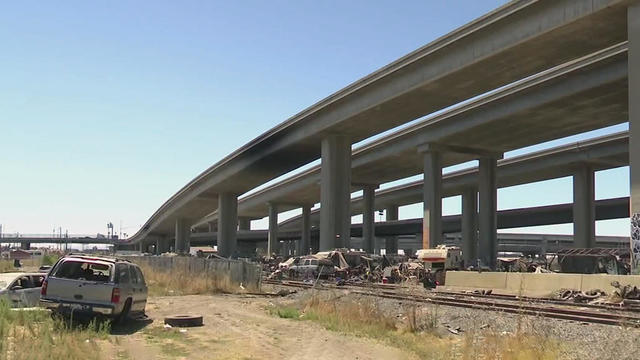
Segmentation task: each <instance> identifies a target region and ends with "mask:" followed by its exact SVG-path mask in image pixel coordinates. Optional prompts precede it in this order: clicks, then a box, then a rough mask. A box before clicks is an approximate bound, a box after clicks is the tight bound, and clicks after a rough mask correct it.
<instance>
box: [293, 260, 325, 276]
mask: <svg viewBox="0 0 640 360" xmlns="http://www.w3.org/2000/svg"><path fill="white" fill-rule="evenodd" d="M288 271H289V277H291V278H297V277H303V278H306V277H311V278H316V277H318V275H320V277H326V276H329V275H331V274H333V273H334V272H335V267H334V265H333V263H331V261H330V260H328V259H317V258H314V257H309V258H301V259H299V260H298V263H297V264H295V265H290V266H289V267H288Z"/></svg>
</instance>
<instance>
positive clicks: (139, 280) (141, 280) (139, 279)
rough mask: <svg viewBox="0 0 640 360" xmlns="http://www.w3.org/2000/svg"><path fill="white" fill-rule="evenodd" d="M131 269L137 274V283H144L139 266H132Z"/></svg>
mask: <svg viewBox="0 0 640 360" xmlns="http://www.w3.org/2000/svg"><path fill="white" fill-rule="evenodd" d="M133 271H135V273H136V274H137V275H138V283H139V284H142V285H146V284H145V281H144V275H142V270H140V268H139V267H137V266H133Z"/></svg>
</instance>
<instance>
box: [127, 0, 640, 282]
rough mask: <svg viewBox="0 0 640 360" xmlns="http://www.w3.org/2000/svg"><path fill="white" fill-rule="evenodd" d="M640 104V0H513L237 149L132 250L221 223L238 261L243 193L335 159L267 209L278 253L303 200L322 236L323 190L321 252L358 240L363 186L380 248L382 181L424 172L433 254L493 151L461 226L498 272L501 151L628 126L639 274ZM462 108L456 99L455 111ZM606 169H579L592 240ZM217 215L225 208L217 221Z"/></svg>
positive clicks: (471, 249) (221, 237)
mask: <svg viewBox="0 0 640 360" xmlns="http://www.w3.org/2000/svg"><path fill="white" fill-rule="evenodd" d="M469 99H472V100H469ZM639 100H640V4H639V2H638V1H632V0H595V1H593V0H557V1H544V2H537V1H514V2H510V3H508V4H507V5H505V6H503V7H501V8H499V9H496V10H495V11H493V12H491V13H489V14H487V15H485V16H483V17H481V18H479V19H477V20H475V21H473V22H471V23H469V24H467V25H465V26H463V27H461V28H459V29H457V30H455V31H453V32H451V33H450V34H447V35H445V36H443V37H442V38H439V39H438V40H436V41H434V42H432V43H430V44H428V45H426V46H424V47H422V48H420V49H418V50H416V51H414V52H412V53H411V54H409V55H407V56H405V57H403V58H400V59H398V60H397V61H395V62H393V63H391V64H389V65H387V66H385V67H383V68H381V69H380V70H378V71H376V72H374V73H373V74H371V75H369V76H367V77H365V78H363V79H361V80H359V81H357V82H355V83H353V84H351V85H349V86H347V87H346V88H344V89H343V90H340V91H338V92H337V93H335V94H332V95H330V96H329V97H327V98H326V99H324V100H322V101H320V102H318V103H317V104H314V105H313V106H311V107H310V108H308V109H306V110H304V111H302V112H301V113H299V114H297V115H295V116H293V117H292V118H290V119H288V120H286V121H285V122H283V123H282V124H280V125H278V126H276V127H275V128H274V129H272V130H270V131H268V132H266V133H265V134H263V135H261V136H260V137H258V138H256V139H255V140H254V141H252V142H250V143H248V144H247V145H245V146H244V147H242V148H240V149H239V150H237V151H236V152H234V153H232V154H231V155H229V156H228V157H227V158H225V159H223V160H221V161H220V162H218V163H217V164H215V165H213V166H212V167H211V168H209V169H207V170H206V171H205V172H203V173H202V174H201V175H199V176H198V177H197V178H195V179H194V180H193V181H191V182H190V183H189V184H187V185H186V186H185V187H184V188H183V189H181V190H180V191H179V192H178V193H177V194H176V195H174V196H173V197H172V198H170V199H169V200H168V201H167V202H165V204H163V205H162V206H161V207H160V209H158V211H156V213H154V214H153V215H152V217H151V218H150V219H149V220H148V221H147V223H146V224H145V225H144V226H143V227H142V229H141V230H140V231H139V232H138V233H136V234H135V235H134V236H133V237H132V238H130V239H129V241H128V242H127V243H145V244H146V243H149V242H156V241H159V242H163V245H161V246H160V247H163V248H167V247H168V245H169V243H171V244H173V246H174V249H175V250H177V251H178V252H182V253H184V252H187V251H188V248H189V239H190V238H191V235H189V229H190V228H191V227H192V226H193V225H198V226H196V227H199V226H200V225H199V224H202V223H203V221H204V223H205V224H206V223H207V221H208V222H212V221H213V222H214V225H212V229H215V228H217V231H216V236H217V239H218V243H219V244H218V249H219V252H220V254H221V255H223V256H233V255H236V253H237V243H238V236H241V235H242V232H243V231H246V230H240V232H238V223H239V220H240V221H245V222H246V219H247V218H248V219H251V218H255V216H258V213H256V214H247V215H246V216H245V217H242V216H241V217H239V216H238V215H239V212H240V213H241V212H242V210H241V209H240V210H239V208H241V206H240V205H239V204H238V196H239V195H242V194H244V193H246V192H247V191H250V190H252V189H254V188H255V187H257V186H260V185H261V184H264V183H265V182H267V181H269V180H271V179H274V178H276V177H278V176H280V175H283V174H286V173H287V172H290V171H292V170H295V169H296V168H298V167H300V166H302V165H305V164H307V163H309V162H311V161H314V160H317V159H321V165H320V166H319V167H318V168H317V169H312V170H311V171H308V172H305V173H303V174H301V175H300V174H299V175H295V176H292V177H291V178H289V179H287V180H285V181H284V182H285V183H287V185H290V186H289V189H293V191H291V192H284V193H281V194H279V195H278V194H276V195H278V196H274V197H272V198H271V199H268V200H269V201H267V202H262V203H261V206H262V207H263V208H262V209H259V211H258V212H259V213H260V215H262V216H264V215H263V214H264V207H265V206H266V207H268V209H267V211H268V214H269V216H270V217H271V218H272V219H271V220H270V221H269V223H270V229H269V238H270V239H271V240H270V241H268V243H269V244H270V245H269V246H268V248H269V249H270V250H277V249H276V247H277V245H278V241H275V239H278V238H280V235H279V234H278V232H279V230H280V229H279V225H278V224H277V215H278V212H282V211H286V210H288V209H291V208H297V207H299V208H302V209H306V210H304V213H305V216H303V218H302V224H301V225H302V226H301V228H302V229H303V230H304V231H303V234H301V235H299V236H300V237H301V238H304V239H307V240H309V239H312V237H311V235H310V234H311V233H312V232H313V231H314V230H312V227H311V221H312V220H311V218H312V216H311V214H310V212H309V210H308V209H309V207H310V206H312V205H313V204H315V203H317V202H318V199H319V201H320V203H321V206H320V210H319V212H320V218H319V224H320V228H319V245H318V246H319V249H320V250H329V249H332V248H334V247H349V246H350V245H351V244H350V240H351V235H352V229H351V224H350V217H351V215H352V213H353V206H352V203H351V201H350V200H351V199H350V194H351V192H352V191H356V190H361V189H364V197H363V199H362V201H361V205H360V206H361V210H360V212H361V213H362V214H363V215H364V218H365V225H366V229H363V231H362V232H363V237H364V244H366V247H367V249H371V247H372V244H373V241H374V236H376V235H377V234H378V230H379V229H380V228H381V227H380V226H379V225H378V224H374V223H373V221H371V218H372V213H373V212H374V211H375V209H376V208H377V207H379V206H380V205H376V203H377V202H378V199H381V198H382V196H378V194H377V193H375V189H376V188H377V187H378V186H379V185H381V184H384V183H386V182H390V181H395V180H398V179H402V178H405V177H407V176H411V175H416V174H422V175H423V177H424V180H423V181H422V182H421V184H418V187H420V188H421V191H420V196H421V199H420V201H419V202H422V203H423V217H422V219H420V222H421V228H420V229H419V230H420V231H419V232H416V233H420V234H421V236H422V246H423V247H432V246H435V245H437V244H439V243H442V241H443V238H442V233H443V232H444V229H445V227H446V220H445V219H443V217H442V202H441V199H442V197H443V196H445V194H446V192H447V191H448V190H447V189H449V188H448V186H450V185H448V183H449V182H448V181H447V175H444V176H443V175H442V169H443V168H444V167H447V166H450V165H455V164H460V163H463V162H466V161H469V160H478V161H479V166H478V169H477V170H476V172H475V175H473V177H472V180H471V181H469V182H468V183H466V185H465V186H462V187H461V188H458V189H457V191H458V193H460V194H462V198H463V206H462V208H463V214H462V216H461V217H462V219H461V220H460V223H461V225H460V228H461V229H460V230H461V234H462V235H461V237H462V239H463V243H464V247H465V254H466V255H465V257H467V260H470V259H471V258H479V259H480V260H481V261H482V263H483V264H485V265H488V266H493V265H495V260H496V255H497V251H498V241H497V228H498V226H499V222H500V216H499V215H498V212H497V211H496V210H497V195H496V194H497V188H498V187H499V186H501V181H505V180H504V179H505V178H508V177H505V176H504V175H503V174H502V173H501V170H500V169H502V168H503V167H502V166H501V164H502V163H504V162H508V160H509V159H504V160H501V159H502V158H503V154H504V153H505V152H508V151H511V150H516V149H520V148H523V147H527V146H531V145H536V144H540V143H543V142H546V141H550V140H554V139H559V138H562V137H566V136H570V135H576V134H581V133H584V132H586V131H590V130H595V129H599V128H603V127H606V126H610V125H614V124H620V123H625V122H628V123H629V136H628V137H627V140H626V141H627V143H626V149H627V151H626V154H625V155H621V156H622V158H618V159H616V160H615V161H618V165H616V166H623V165H626V164H628V165H629V166H630V176H631V179H630V200H629V207H628V208H627V210H626V213H625V215H624V216H623V217H630V218H631V224H632V228H631V229H630V235H631V246H632V249H634V256H633V261H632V267H633V269H638V268H639V267H640V266H638V265H640V101H639ZM465 101H466V102H465ZM456 104H459V105H456ZM452 105H456V106H454V107H452V108H448V109H446V108H447V107H450V106H452ZM443 109H446V110H445V111H442V112H440V113H437V114H436V115H430V114H434V113H436V112H438V111H440V110H443ZM424 116H427V117H426V118H425V119H424V120H423V121H421V122H420V123H418V124H415V125H412V126H410V127H408V128H405V129H402V130H399V131H396V132H395V133H393V134H391V135H389V136H386V137H384V138H382V139H378V140H376V141H374V142H371V143H370V144H368V145H365V146H364V147H362V148H361V149H357V150H356V151H355V152H353V153H352V150H351V146H352V144H354V143H357V142H359V141H361V140H363V139H367V138H368V137H370V136H372V135H375V134H379V133H381V132H383V131H386V130H390V129H393V128H394V127H396V126H398V125H401V124H405V123H407V122H410V121H413V120H416V119H419V118H421V117H424ZM576 151H577V152H580V151H581V149H577V150H576ZM621 159H622V162H623V163H622V164H621V163H620V161H621ZM625 160H626V161H625ZM531 161H532V162H531V163H530V164H532V163H533V162H534V161H533V160H531ZM603 164H605V167H606V166H610V167H614V166H612V163H610V162H609V163H608V162H607V161H606V160H605V161H592V159H590V158H589V157H588V156H586V157H585V156H583V159H582V160H580V159H578V160H576V161H575V162H573V163H571V165H570V166H566V167H565V168H564V170H565V172H568V173H569V175H571V176H572V177H573V180H574V181H573V184H574V188H573V195H574V202H573V204H571V205H570V207H571V210H572V213H571V218H570V221H569V222H573V224H574V234H575V235H576V241H575V245H577V246H583V247H591V246H594V245H595V225H594V224H595V219H596V218H597V211H596V209H597V207H596V206H595V198H594V191H595V190H594V171H596V170H598V169H601V168H602V166H603ZM606 164H609V165H606ZM527 170H529V171H528V172H529V173H537V170H534V169H533V167H532V168H529V169H527V168H526V167H525V169H524V170H523V172H527ZM313 171H315V172H316V173H315V174H313ZM563 176H567V175H566V174H565V175H563ZM524 182H527V180H524ZM296 187H297V188H296ZM304 189H306V190H304ZM309 189H311V190H309ZM272 195H273V193H272ZM380 195H383V194H382V193H381V192H380ZM256 198H259V197H256ZM284 200H293V201H284ZM241 203H242V201H241ZM397 206H398V204H389V206H388V207H387V208H388V209H397ZM391 213H393V211H391ZM210 214H215V215H213V217H209V218H208V217H207V216H211V215H210ZM274 217H275V219H274ZM203 219H204V220H203ZM374 226H375V227H376V229H375V230H374V229H373V227H374ZM282 227H283V229H282V231H284V224H283V226H282ZM245 228H246V226H245ZM380 231H381V230H380ZM414 234H415V233H414ZM301 243H305V241H302V242H301ZM309 248H311V246H307V247H306V249H309ZM306 249H303V251H307V250H306ZM635 250H637V251H635ZM634 271H635V270H634Z"/></svg>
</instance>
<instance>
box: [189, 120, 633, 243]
mask: <svg viewBox="0 0 640 360" xmlns="http://www.w3.org/2000/svg"><path fill="white" fill-rule="evenodd" d="M628 140H629V138H628V133H627V132H621V133H616V134H611V135H607V136H603V137H599V138H596V139H590V140H587V141H582V142H577V143H572V144H567V145H562V146H558V147H554V148H551V149H546V150H542V151H537V152H532V153H529V154H525V155H521V156H517V157H513V158H510V159H503V160H500V161H498V168H497V186H498V187H508V186H514V185H519V184H524V183H530V182H536V181H543V180H548V179H553V178H559V177H564V176H576V173H577V172H578V171H580V169H582V168H585V167H587V168H589V169H590V171H597V170H604V169H609V168H614V167H619V166H625V165H627V164H628ZM378 146H379V148H380V149H386V148H387V147H386V146H385V141H384V139H383V140H382V141H380V142H379V145H378ZM358 156H359V150H355V151H354V154H353V157H354V159H357V158H358ZM403 161H405V159H398V162H400V163H402V162H403ZM354 162H355V161H354ZM389 166H391V167H392V165H389ZM355 171H356V170H355V168H354V172H355ZM477 176H478V168H477V167H473V168H469V169H465V170H460V171H455V172H451V173H448V174H445V175H443V183H442V184H443V196H444V197H447V196H453V195H459V194H464V193H465V192H467V190H468V189H470V188H471V189H473V188H474V187H475V186H476V185H475V184H476V179H477ZM319 180H320V167H319V166H317V167H315V168H312V169H310V170H308V171H306V172H305V173H303V174H300V175H298V176H295V177H292V178H289V179H286V180H284V181H282V182H279V183H277V184H273V185H272V186H270V187H268V188H266V189H263V190H262V191H259V192H257V193H255V194H252V195H250V196H247V197H244V198H242V199H240V200H239V202H238V215H239V217H241V218H245V219H247V218H249V219H250V218H262V217H265V216H267V215H268V214H269V208H270V207H271V208H273V207H278V208H280V209H282V208H283V210H289V209H292V208H294V207H295V205H291V204H294V203H295V202H296V200H298V201H299V199H305V200H306V201H307V203H309V204H313V203H317V202H318V201H319V200H320V194H319V189H318V185H317V184H318V182H319ZM575 184H576V186H577V185H579V180H578V181H575ZM422 199H423V181H415V182H412V183H409V184H405V185H400V186H396V187H393V188H389V189H384V190H378V191H377V192H375V201H373V204H369V205H370V206H372V209H370V211H375V210H381V209H387V210H388V214H389V213H394V212H395V213H396V214H397V208H398V207H399V206H403V205H409V204H415V203H419V202H421V201H422ZM587 200H588V201H586V202H585V203H584V204H577V205H576V206H583V205H586V206H589V207H592V206H593V201H594V200H595V198H594V194H593V192H590V193H589V194H588V199H587ZM280 204H282V205H280ZM363 212H366V211H365V208H364V200H363V197H362V196H360V197H356V198H353V199H352V200H351V215H356V214H362V213H363ZM588 215H589V216H591V212H589V213H588ZM396 216H397V215H396ZM626 216H628V206H627V215H626ZM626 216H621V217H626ZM319 217H320V211H319V210H318V209H316V210H313V211H311V212H310V214H309V215H308V216H307V219H308V220H307V221H308V222H309V224H310V225H308V224H302V222H303V220H304V218H305V217H304V216H297V217H294V218H292V219H290V220H287V221H284V222H283V223H281V224H280V225H279V226H278V229H279V230H280V231H287V230H292V229H295V230H300V229H302V228H305V229H307V231H309V230H308V229H310V226H311V225H318V224H319ZM216 219H217V214H216V213H214V214H210V215H209V216H207V217H205V218H204V219H203V220H201V221H200V222H199V223H198V224H196V225H195V228H196V229H198V228H199V229H201V230H207V229H208V227H207V224H211V223H214V224H215V221H216ZM577 220H578V221H575V224H576V227H579V226H588V227H590V228H591V227H593V226H594V225H593V223H592V221H591V218H588V219H585V220H584V221H582V222H581V221H580V219H577ZM594 221H595V220H594ZM474 222H475V221H474ZM566 222H574V219H569V220H568V221H565V223H566ZM369 226H371V227H373V223H370V224H369ZM242 229H243V230H248V229H249V228H248V227H246V226H245V227H243V228H242ZM273 230H274V229H272V238H277V237H278V234H277V232H275V231H273ZM369 231H370V233H374V230H373V229H371V230H369ZM458 231H459V230H458ZM415 232H420V231H415ZM443 232H446V231H444V229H443ZM577 232H579V231H577ZM352 236H353V235H352ZM307 238H309V237H308V236H305V235H302V240H303V241H301V244H300V247H299V249H300V250H299V253H301V252H303V250H302V249H307V248H309V245H310V244H308V243H306V242H305V239H307ZM594 239H595V229H594V230H593V231H589V232H588V236H586V237H585V238H581V240H582V241H583V243H581V244H580V245H581V246H583V247H588V246H593V240H594ZM467 240H469V239H467ZM367 245H370V244H367ZM469 253H472V254H473V253H475V251H473V249H467V254H469Z"/></svg>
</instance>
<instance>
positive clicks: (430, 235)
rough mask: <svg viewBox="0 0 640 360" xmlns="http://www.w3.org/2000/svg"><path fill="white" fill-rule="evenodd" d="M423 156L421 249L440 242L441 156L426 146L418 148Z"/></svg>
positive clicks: (429, 146) (428, 145)
mask: <svg viewBox="0 0 640 360" xmlns="http://www.w3.org/2000/svg"><path fill="white" fill-rule="evenodd" d="M418 151H419V152H421V153H422V154H423V156H424V190H423V195H422V196H423V202H422V204H423V205H422V207H423V216H424V218H423V220H422V248H423V249H429V248H432V247H435V246H436V245H438V244H440V243H441V242H442V155H441V153H440V152H439V151H436V150H435V149H433V148H432V146H431V144H426V145H423V146H421V147H420V148H418Z"/></svg>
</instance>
